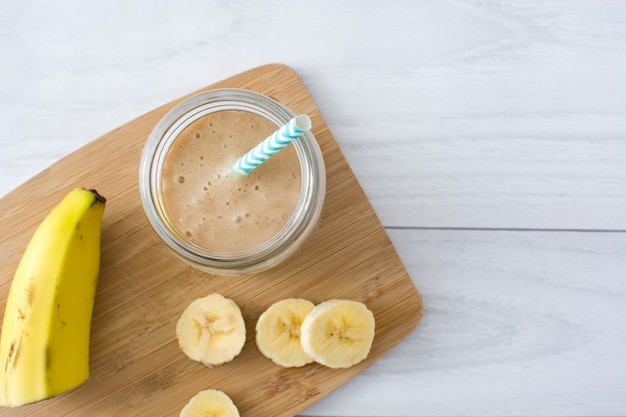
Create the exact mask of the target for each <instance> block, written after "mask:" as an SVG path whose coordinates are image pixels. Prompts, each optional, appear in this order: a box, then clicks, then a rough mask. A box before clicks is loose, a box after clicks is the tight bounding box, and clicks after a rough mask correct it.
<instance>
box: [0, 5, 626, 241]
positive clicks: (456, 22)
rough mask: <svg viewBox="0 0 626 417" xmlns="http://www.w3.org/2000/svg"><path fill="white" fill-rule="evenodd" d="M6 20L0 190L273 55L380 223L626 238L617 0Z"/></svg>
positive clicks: (135, 10) (624, 10) (116, 12)
mask: <svg viewBox="0 0 626 417" xmlns="http://www.w3.org/2000/svg"><path fill="white" fill-rule="evenodd" d="M288 6H289V7H288ZM0 9H1V10H0V22H2V24H1V25H0V39H3V41H2V51H3V54H2V65H0V91H1V94H0V126H2V128H3V134H2V135H0V178H2V181H0V195H4V194H6V193H7V192H8V191H10V190H11V189H12V188H14V187H16V186H17V185H19V184H20V183H21V182H23V181H25V180H26V179H27V178H29V177H30V176H32V175H34V174H35V173H37V172H39V171H40V170H42V169H44V168H45V167H46V166H48V165H49V164H51V163H52V162H54V161H56V160H57V159H58V158H60V157H62V156H64V155H66V154H67V153H68V152H70V151H71V150H73V149H76V148H78V147H79V146H81V145H82V144H85V143H87V142H88V141H90V140H92V139H94V138H96V137H98V136H99V135H101V134H103V133H105V132H107V131H109V130H111V129H113V128H115V127H117V126H118V125H120V124H122V123H124V122H125V121H128V120H130V119H132V118H133V117H136V116H138V115H140V114H142V113H144V112H146V111H148V110H151V109H152V108H154V107H156V106H158V105H160V104H162V103H164V102H166V101H168V100H170V99H174V98H177V97H179V96H180V95H182V94H185V93H188V92H189V91H192V90H194V89H196V88H199V87H201V86H204V85H208V84H210V83H212V82H214V81H216V80H219V79H221V78H224V77H226V76H228V75H231V74H233V73H236V72H239V71H241V70H244V69H247V68H249V67H253V66H256V65H259V64H263V63H267V62H274V61H280V62H285V63H287V64H290V65H292V66H293V67H294V68H295V69H296V70H298V71H299V72H300V74H301V75H302V77H303V78H304V81H305V83H306V84H307V85H308V86H309V89H310V90H311V91H312V94H313V96H314V97H315V99H316V101H317V102H318V104H319V105H320V108H321V110H322V112H323V114H324V115H325V117H326V118H327V120H328V122H329V125H330V128H331V130H332V131H333V132H334V133H335V136H336V137H337V139H338V141H339V142H340V144H341V146H342V148H343V149H344V151H345V153H346V155H347V157H348V160H349V161H350V163H351V164H352V165H353V167H354V169H355V171H356V173H357V176H358V177H359V178H360V179H361V182H362V184H363V186H364V187H365V189H366V191H367V193H368V195H369V196H370V197H371V199H372V200H373V203H374V205H375V208H376V209H377V211H378V212H379V213H380V215H381V218H382V220H383V222H384V223H385V224H387V225H394V226H397V225H410V226H450V227H456V226H462V227H485V226H486V227H534V228H543V227H550V228H592V229H605V228H621V229H624V228H626V214H625V213H626V210H625V209H624V207H626V189H625V186H624V183H625V181H626V178H625V177H626V143H625V139H624V138H625V137H626V81H625V80H626V77H624V76H623V75H624V73H625V70H626V51H625V49H624V47H623V45H624V44H625V41H626V29H625V26H624V24H623V22H624V21H626V6H625V5H624V3H623V2H619V1H610V0H603V1H597V2H582V1H579V2H569V1H565V0H553V1H536V0H524V1H519V2H515V3H513V4H502V3H501V2H496V1H480V2H440V1H436V0H423V1H394V2H375V1H359V2H356V1H348V2H341V3H339V4H336V2H332V1H330V0H324V1H318V2H310V3H299V4H298V7H291V6H290V5H287V4H285V3H283V2H280V1H269V2H264V3H263V4H262V5H259V4H258V3H257V2H250V1H248V2H241V3H240V4H239V6H238V7H235V6H229V5H227V4H226V3H221V2H216V1H208V2H193V1H185V2H181V3H177V5H176V7H173V6H172V5H169V4H168V3H159V4H152V3H150V4H149V5H148V4H144V5H142V3H141V2H138V3H134V2H133V3H132V4H130V3H128V2H122V1H119V0H118V1H112V2H106V3H103V4H100V5H91V4H90V5H86V4H84V3H82V2H77V1H66V2H62V3H55V4H39V3H37V4H35V3H20V4H19V6H18V5H16V4H14V3H10V2H9V3H8V4H6V7H2V8H0ZM190 10H193V11H194V12H193V13H189V11H190ZM279 22H298V24H297V25H295V24H294V27H293V30H289V27H288V28H287V30H286V29H285V28H284V23H282V24H279ZM287 25H289V23H287ZM296 26H297V27H296Z"/></svg>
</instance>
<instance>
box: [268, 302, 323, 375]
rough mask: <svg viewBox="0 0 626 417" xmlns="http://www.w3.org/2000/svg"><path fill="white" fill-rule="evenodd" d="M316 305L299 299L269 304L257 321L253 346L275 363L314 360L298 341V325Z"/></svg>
mask: <svg viewBox="0 0 626 417" xmlns="http://www.w3.org/2000/svg"><path fill="white" fill-rule="evenodd" d="M313 307H315V304H313V303H312V302H310V301H309V300H305V299H302V298H288V299H285V300H281V301H278V302H277V303H274V304H272V305H271V306H270V307H269V308H268V309H267V310H265V311H264V312H263V314H261V316H260V317H259V320H258V321H257V323H256V345H257V347H258V348H259V351H260V352H261V353H262V354H263V355H264V356H265V357H266V358H268V359H271V360H272V361H273V362H274V363H275V364H276V365H279V366H284V367H287V368H292V367H300V366H304V365H306V364H307V363H311V362H313V359H312V358H311V357H310V356H308V355H307V354H306V353H304V350H303V349H302V345H301V344H300V326H301V325H302V321H303V320H304V318H305V317H306V315H307V314H309V312H310V311H311V310H313Z"/></svg>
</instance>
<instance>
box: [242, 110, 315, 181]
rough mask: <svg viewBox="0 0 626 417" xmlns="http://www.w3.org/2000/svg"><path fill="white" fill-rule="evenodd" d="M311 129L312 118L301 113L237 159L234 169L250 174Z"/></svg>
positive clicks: (243, 173)
mask: <svg viewBox="0 0 626 417" xmlns="http://www.w3.org/2000/svg"><path fill="white" fill-rule="evenodd" d="M309 130H311V119H310V118H309V116H307V115H306V114H300V115H298V116H296V117H294V118H293V119H291V120H290V121H288V122H287V123H286V124H285V125H284V126H283V127H281V128H280V129H278V130H277V131H276V132H274V133H273V134H272V135H270V136H269V137H268V138H267V139H265V140H264V141H263V142H261V143H259V144H258V145H257V146H255V147H254V148H253V149H252V150H251V151H250V152H248V153H247V154H245V155H244V156H242V157H241V158H239V159H237V160H236V161H235V162H234V164H233V171H234V172H235V174H237V175H248V174H249V173H250V172H251V171H252V170H253V169H254V168H256V167H258V166H259V165H261V164H262V163H263V162H265V161H267V160H268V159H270V158H271V157H272V156H273V155H275V154H276V153H277V152H279V151H281V150H282V149H284V148H285V147H286V146H287V145H289V144H290V143H291V141H293V140H294V139H297V138H299V137H300V136H302V135H304V134H305V133H306V132H308V131H309Z"/></svg>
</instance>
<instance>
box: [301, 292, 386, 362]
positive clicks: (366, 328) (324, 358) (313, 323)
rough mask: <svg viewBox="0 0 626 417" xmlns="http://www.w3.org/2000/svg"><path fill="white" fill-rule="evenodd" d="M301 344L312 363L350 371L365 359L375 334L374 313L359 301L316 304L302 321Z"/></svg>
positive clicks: (337, 300)
mask: <svg viewBox="0 0 626 417" xmlns="http://www.w3.org/2000/svg"><path fill="white" fill-rule="evenodd" d="M300 331H301V336H300V342H301V344H302V348H303V350H304V352H305V353H306V354H307V355H308V356H310V357H311V358H313V359H314V360H315V362H317V363H319V364H322V365H324V366H327V367H329V368H349V367H351V366H353V365H356V364H357V363H359V362H361V361H362V360H363V359H365V358H366V357H367V356H368V354H369V352H370V349H371V346H372V342H373V340H374V334H375V320H374V314H373V313H372V312H371V311H370V310H369V309H368V308H367V306H366V305H365V304H363V303H361V302H359V301H354V300H342V299H332V300H328V301H324V302H322V303H320V304H318V305H316V306H315V307H314V308H313V310H311V312H310V313H309V314H307V316H306V317H305V318H304V320H303V322H302V326H301V330H300Z"/></svg>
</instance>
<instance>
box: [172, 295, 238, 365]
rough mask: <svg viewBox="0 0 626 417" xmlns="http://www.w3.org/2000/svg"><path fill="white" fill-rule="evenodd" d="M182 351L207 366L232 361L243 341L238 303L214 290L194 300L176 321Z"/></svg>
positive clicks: (177, 335)
mask: <svg viewBox="0 0 626 417" xmlns="http://www.w3.org/2000/svg"><path fill="white" fill-rule="evenodd" d="M176 337H177V338H178V345H179V346H180V348H181V350H182V351H183V352H184V353H185V354H186V355H187V356H189V358H190V359H193V360H194V361H198V362H202V363H203V364H204V365H206V366H209V367H211V366H215V365H221V364H223V363H225V362H229V361H231V360H233V359H234V358H235V357H236V356H237V355H239V353H241V349H242V348H243V345H244V343H245V342H246V325H245V323H244V320H243V316H242V315H241V310H240V309H239V307H238V306H237V304H236V303H235V302H234V301H233V300H231V299H229V298H225V297H224V296H223V295H221V294H217V293H213V294H209V295H207V296H206V297H203V298H199V299H197V300H194V301H193V302H192V303H191V304H189V306H187V308H186V309H185V311H183V314H182V315H181V316H180V318H179V319H178V323H176Z"/></svg>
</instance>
